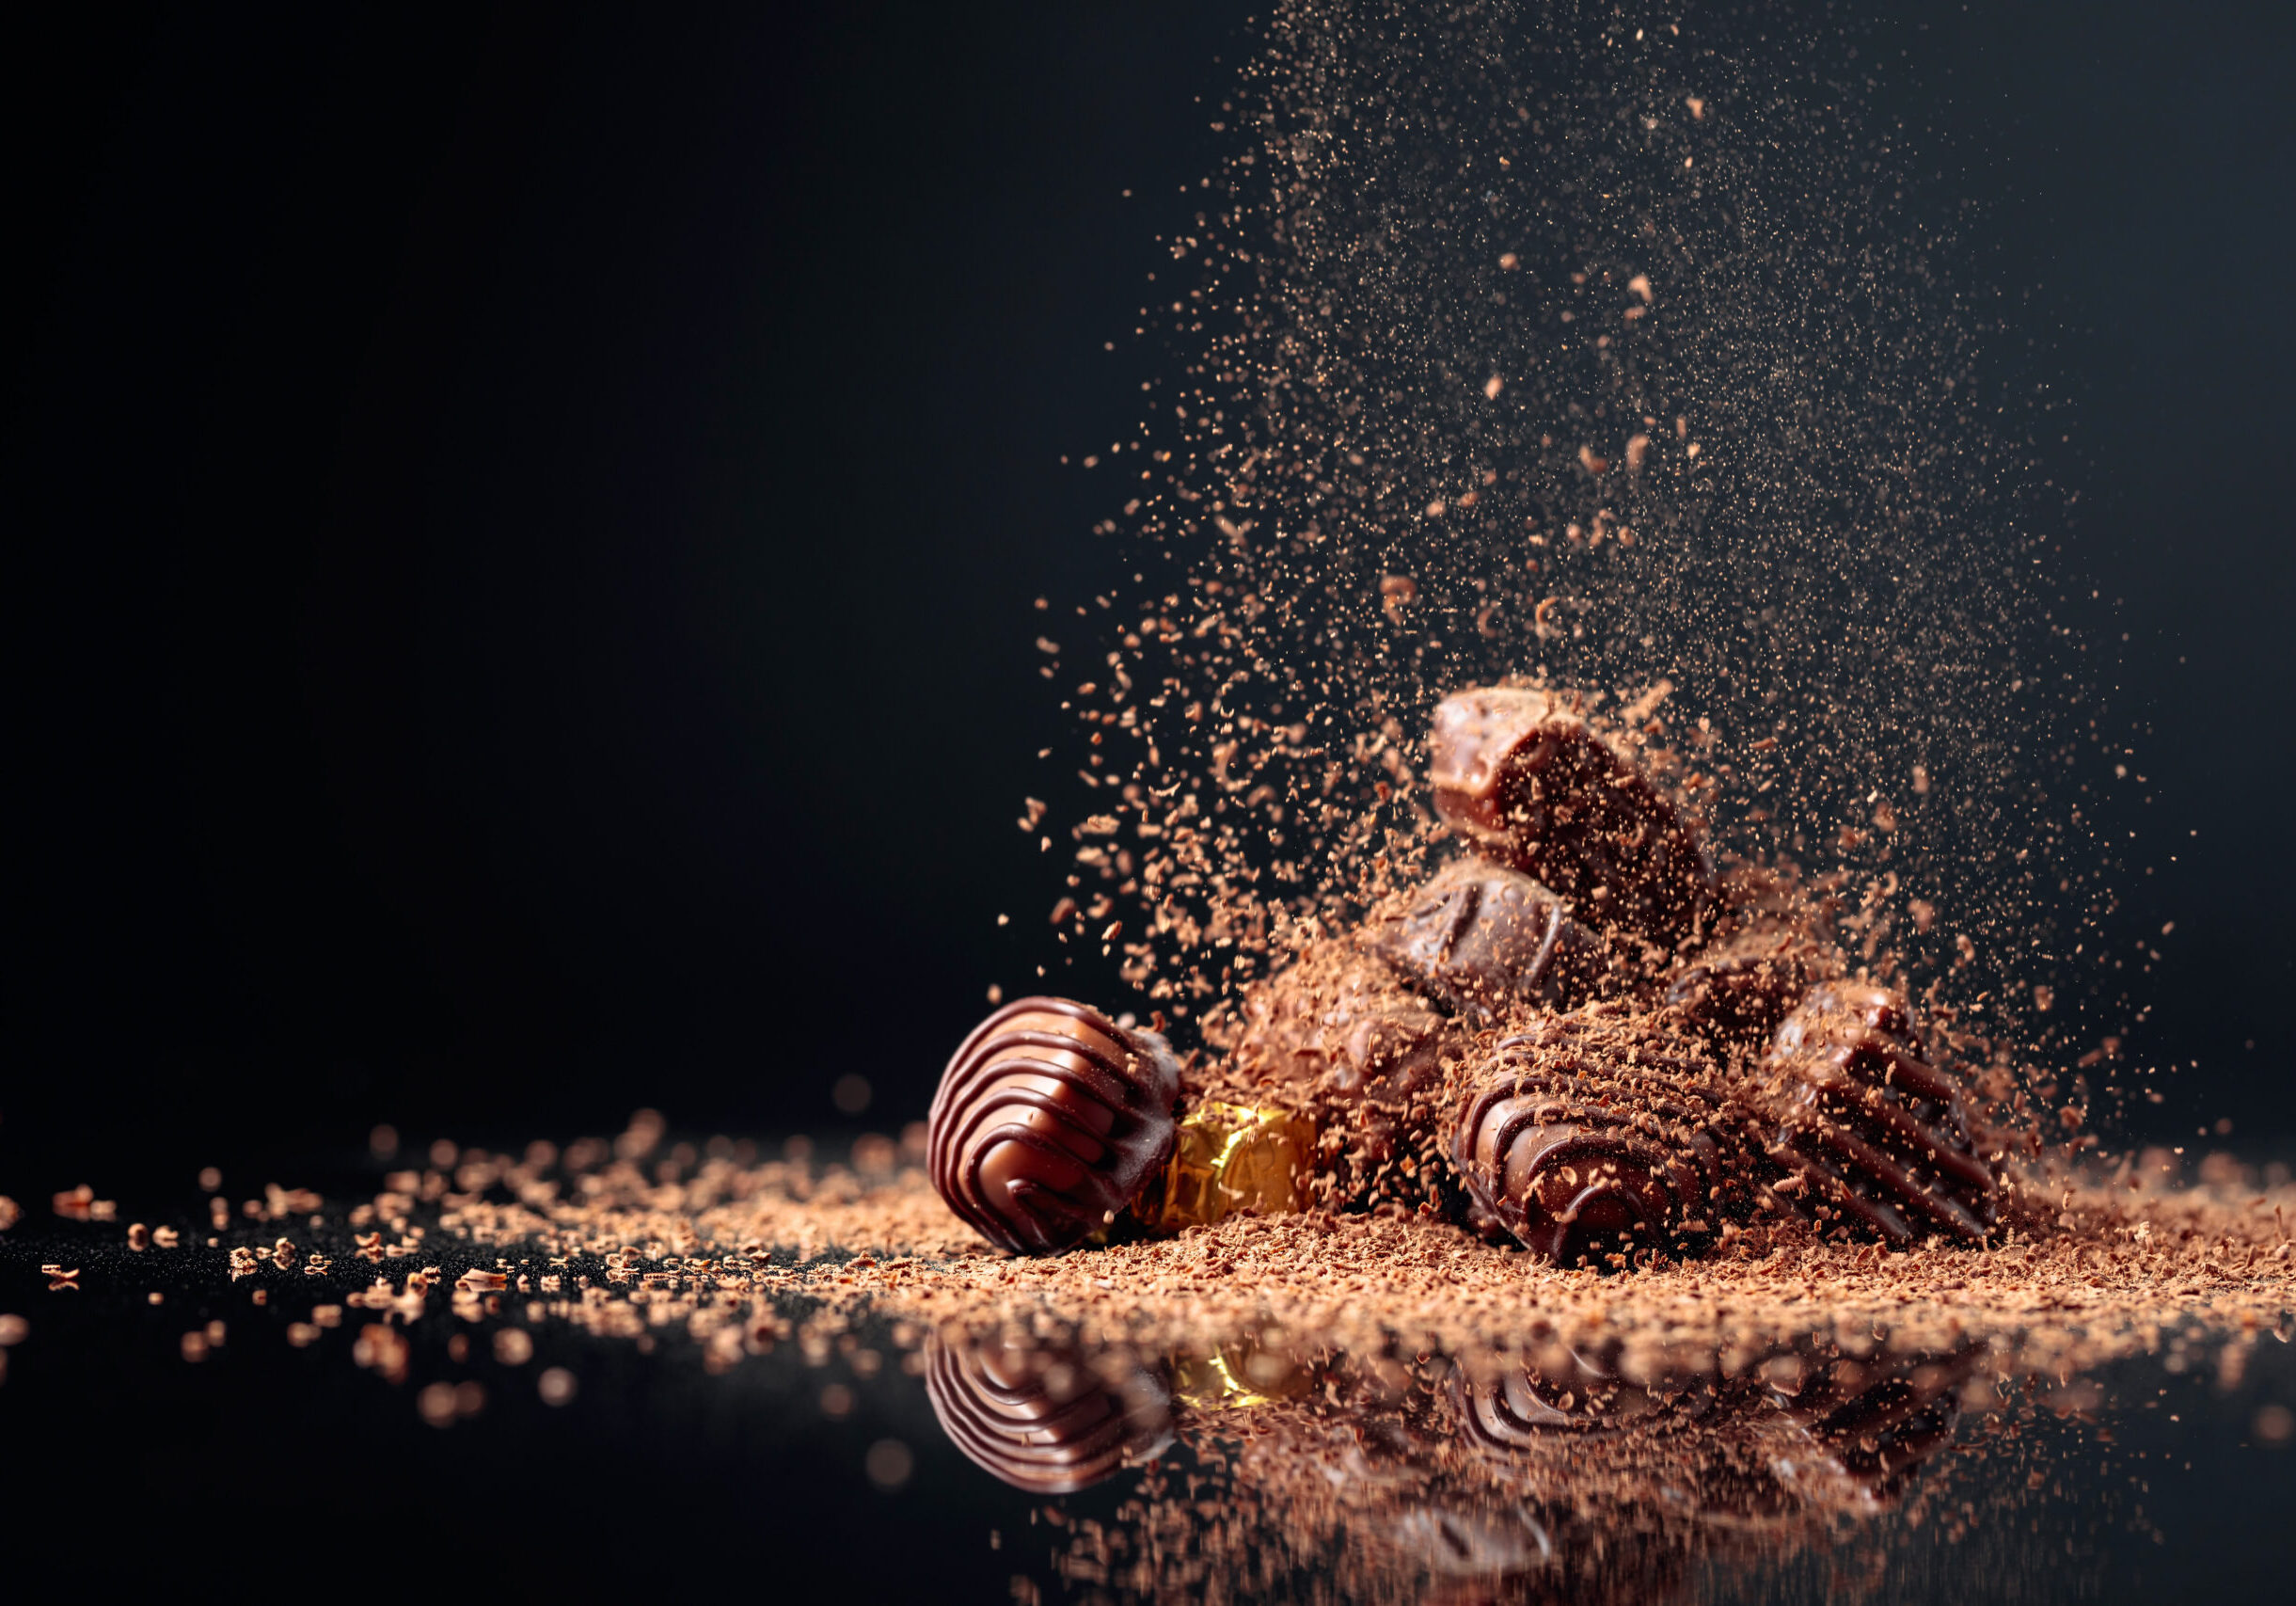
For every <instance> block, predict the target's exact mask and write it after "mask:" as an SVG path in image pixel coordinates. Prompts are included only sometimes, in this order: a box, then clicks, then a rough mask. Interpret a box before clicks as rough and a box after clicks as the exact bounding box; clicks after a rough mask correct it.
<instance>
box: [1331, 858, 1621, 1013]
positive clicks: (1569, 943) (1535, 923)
mask: <svg viewBox="0 0 2296 1606" xmlns="http://www.w3.org/2000/svg"><path fill="white" fill-rule="evenodd" d="M1363 945H1364V946H1365V947H1366V948H1368V949H1370V951H1371V952H1372V953H1375V954H1377V955H1378V956H1379V957H1380V958H1381V959H1383V960H1385V961H1386V962H1387V963H1388V964H1389V965H1391V966H1392V967H1393V968H1394V969H1395V971H1396V972H1397V973H1398V974H1399V975H1401V977H1402V978H1404V979H1405V980H1406V981H1408V982H1410V984H1411V985H1412V986H1413V987H1415V988H1417V990H1418V991H1419V992H1421V993H1424V994H1427V995H1428V996H1429V997H1431V998H1433V999H1434V1000H1435V1001H1436V1002H1437V1003H1439V1004H1441V1005H1442V1006H1443V1007H1444V1008H1445V1009H1447V1010H1449V1011H1450V1012H1451V1013H1452V1014H1454V1015H1456V1016H1458V1017H1459V1018H1460V1019H1461V1020H1463V1021H1465V1022H1467V1023H1468V1024H1469V1025H1472V1026H1485V1025H1488V1024H1489V1023H1490V1022H1491V1021H1492V1019H1493V1018H1494V1017H1496V1015H1498V1014H1500V1013H1502V1012H1503V1011H1504V1010H1507V1008H1508V1007H1509V1006H1511V1005H1515V1004H1543V1005H1544V1006H1546V1007H1547V1008H1549V1009H1558V1010H1567V1009H1571V1008H1574V1007H1575V1006H1576V1005H1579V1004H1582V1003H1585V1002H1586V1001H1587V1000H1588V999H1589V998H1591V996H1593V994H1594V993H1595V990H1596V989H1597V988H1598V987H1599V986H1600V985H1601V983H1602V981H1603V978H1604V977H1605V975H1606V973H1607V970H1608V959H1607V953H1606V950H1605V948H1604V946H1603V942H1602V939H1601V938H1599V937H1597V936H1596V935H1595V934H1594V933H1593V932H1591V931H1590V930H1587V929H1586V928H1585V927H1584V926H1581V925H1580V924H1579V923H1578V922H1577V921H1576V920H1574V919H1572V918H1571V916H1570V915H1569V914H1567V913H1566V912H1565V911H1564V909H1563V903H1562V899H1561V898H1559V897H1557V896H1556V895H1555V894H1554V893H1553V892H1551V891H1549V890H1548V889H1547V888H1545V887H1544V886H1541V885H1540V884H1539V883H1537V882H1535V881H1533V880H1531V878H1530V877H1528V876H1527V875H1524V874H1522V873H1521V872H1520V871H1517V870H1511V869H1507V868H1506V867H1503V866H1499V865H1494V864H1491V863H1489V862H1487V861H1485V860H1481V859H1476V858H1465V859H1460V860H1457V861H1455V862H1454V863H1452V864H1450V865H1448V866H1446V867H1444V868H1443V869H1442V870H1440V871H1439V872H1437V873H1436V875H1435V877H1434V879H1433V880H1432V881H1430V882H1429V883H1427V884H1426V885H1425V886H1423V887H1421V888H1420V889H1419V890H1418V891H1417V893H1416V894H1414V895H1413V896H1412V898H1410V900H1409V901H1408V902H1406V903H1404V904H1403V905H1402V906H1401V909H1400V910H1398V911H1397V912H1396V913H1394V914H1390V915H1389V916H1387V917H1386V918H1385V919H1380V920H1375V921H1373V922H1371V923H1370V924H1368V925H1367V926H1366V927H1365V928H1364V930H1363Z"/></svg>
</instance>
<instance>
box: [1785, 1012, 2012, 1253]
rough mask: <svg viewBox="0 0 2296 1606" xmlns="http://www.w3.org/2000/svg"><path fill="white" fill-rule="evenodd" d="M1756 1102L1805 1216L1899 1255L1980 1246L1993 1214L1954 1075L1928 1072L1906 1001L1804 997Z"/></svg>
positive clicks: (1993, 1186) (1987, 1175) (1994, 1189)
mask: <svg viewBox="0 0 2296 1606" xmlns="http://www.w3.org/2000/svg"><path fill="white" fill-rule="evenodd" d="M1764 1070H1765V1073H1766V1074H1765V1077H1764V1080H1763V1082H1762V1084H1761V1086H1760V1089H1759V1095H1758V1096H1759V1097H1760V1099H1761V1102H1762V1106H1763V1109H1764V1111H1765V1113H1766V1115H1767V1116H1768V1117H1769V1118H1770V1119H1771V1120H1772V1121H1774V1122H1775V1123H1776V1125H1775V1128H1774V1137H1773V1141H1772V1143H1771V1145H1770V1157H1771V1158H1772V1159H1773V1160H1775V1161H1776V1162H1777V1163H1778V1164H1779V1165H1781V1166H1782V1167H1784V1168H1785V1169H1786V1170H1787V1171H1788V1172H1789V1173H1790V1175H1789V1177H1788V1179H1787V1182H1786V1183H1783V1184H1781V1185H1780V1188H1781V1192H1782V1191H1786V1190H1788V1189H1789V1188H1790V1187H1791V1186H1792V1185H1793V1184H1794V1182H1795V1181H1796V1179H1798V1181H1799V1183H1800V1184H1801V1185H1802V1189H1803V1197H1802V1198H1801V1200H1800V1202H1801V1203H1802V1204H1803V1205H1804V1207H1806V1208H1812V1209H1816V1208H1819V1207H1823V1208H1824V1209H1825V1210H1826V1211H1827V1213H1828V1214H1829V1216H1834V1217H1836V1218H1838V1219H1840V1220H1842V1221H1844V1222H1845V1223H1847V1224H1848V1225H1849V1226H1851V1227H1852V1228H1854V1229H1856V1230H1858V1231H1860V1232H1865V1233H1869V1234H1871V1235H1872V1236H1875V1237H1877V1238H1879V1239H1881V1240H1882V1241H1883V1242H1884V1243H1887V1244H1889V1245H1891V1246H1892V1247H1896V1248H1902V1247H1904V1246H1906V1245H1908V1244H1910V1243H1912V1242H1914V1241H1915V1240H1916V1239H1917V1238H1921V1237H1924V1236H1926V1235H1928V1234H1929V1233H1932V1232H1942V1233H1944V1234H1946V1235H1948V1236H1950V1237H1955V1238H1958V1239H1961V1240H1962V1241H1964V1242H1967V1243H1972V1244H1973V1243H1982V1242H1984V1241H1985V1238H1986V1235H1987V1232H1990V1231H1991V1229H1992V1226H1993V1222H1994V1220H1995V1217H1996V1213H1997V1209H1998V1197H1999V1195H1998V1185H1997V1181H1996V1178H1995V1176H1994V1173H1993V1170H1992V1168H1991V1167H1989V1166H1988V1165H1987V1164H1986V1163H1985V1161H1983V1160H1982V1159H1980V1158H1979V1157H1978V1155H1977V1152H1976V1143H1975V1141H1974V1140H1973V1138H1972V1137H1971V1131H1970V1124H1969V1114H1968V1110H1967V1108H1966V1106H1965V1105H1964V1104H1963V1103H1962V1098H1961V1084H1960V1080H1959V1078H1958V1077H1956V1076H1955V1075H1954V1073H1952V1072H1950V1071H1948V1070H1944V1069H1942V1068H1940V1067H1939V1066H1936V1065H1933V1064H1931V1063H1930V1061H1929V1057H1928V1054H1927V1052H1926V1050H1925V1049H1924V1045H1923V1042H1922V1039H1921V1035H1920V1034H1919V1033H1918V1032H1917V1031H1916V1030H1915V1029H1914V1025H1913V1010H1912V1007H1911V1006H1910V1005H1909V1004H1908V1002H1907V1001H1906V998H1905V996H1904V994H1899V993H1895V992H1892V991H1891V990H1890V989H1888V988H1885V987H1875V986H1871V985H1869V984H1867V983H1864V982H1858V981H1829V982H1826V983H1824V984H1822V985H1820V986H1818V987H1816V988H1813V989H1812V991H1811V994H1810V996H1809V997H1808V998H1806V999H1804V1000H1803V1001H1802V1002H1801V1004H1800V1005H1798V1006H1797V1008H1796V1009H1795V1010H1794V1012H1793V1013H1792V1014H1790V1015H1788V1016H1787V1017H1786V1019H1785V1024H1784V1025H1783V1026H1780V1027H1779V1028H1778V1036H1777V1039H1776V1041H1775V1042H1772V1044H1771V1045H1770V1051H1769V1055H1768V1057H1767V1058H1766V1060H1765V1062H1764Z"/></svg>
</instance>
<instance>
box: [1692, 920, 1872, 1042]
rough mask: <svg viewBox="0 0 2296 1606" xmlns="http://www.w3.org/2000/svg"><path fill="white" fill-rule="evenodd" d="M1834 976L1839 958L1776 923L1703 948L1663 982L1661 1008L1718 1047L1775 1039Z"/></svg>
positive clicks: (1821, 944)
mask: <svg viewBox="0 0 2296 1606" xmlns="http://www.w3.org/2000/svg"><path fill="white" fill-rule="evenodd" d="M1841 973H1842V958H1841V954H1840V952H1839V951H1838V950H1837V949H1835V948H1834V947H1833V946H1832V945H1831V944H1829V943H1825V942H1821V941H1818V940H1816V939H1814V938H1813V937H1812V936H1810V934H1809V933H1808V932H1807V931H1806V930H1803V929H1802V928H1800V927H1798V926H1796V925H1793V924H1790V923H1787V922H1783V921H1768V920H1765V921H1761V922H1757V923H1755V924H1752V925H1749V926H1744V927H1741V928H1739V929H1738V930H1734V931H1733V932H1731V933H1730V934H1729V935H1727V936H1725V937H1723V938H1721V939H1720V940H1719V941H1717V942H1714V943H1710V944H1708V945H1707V946H1705V947H1704V948H1702V949H1701V950H1699V952H1697V953H1696V954H1694V955H1692V956H1691V957H1690V958H1688V959H1686V960H1685V961H1684V962H1682V963H1681V964H1679V965H1677V966H1675V968H1674V970H1673V973H1672V974H1671V976H1669V977H1668V978H1667V988H1666V1001H1667V1002H1668V1003H1669V1004H1671V1005H1673V1006H1674V1007H1675V1008H1676V1009H1677V1010H1680V1011H1681V1012H1682V1014H1683V1015H1684V1017H1685V1018H1686V1019H1687V1020H1690V1021H1693V1022H1695V1023H1697V1024H1698V1025H1699V1026H1701V1027H1702V1028H1703V1029H1705V1030H1706V1031H1709V1032H1711V1033H1713V1034H1714V1035H1715V1036H1716V1037H1717V1038H1719V1039H1722V1040H1723V1041H1725V1042H1736V1043H1740V1044H1745V1045H1758V1044H1761V1043H1764V1042H1767V1041H1768V1040H1769V1039H1770V1038H1772V1037H1773V1036H1775V1035H1776V1033H1777V1031H1778V1028H1779V1026H1781V1025H1782V1024H1784V1021H1785V1018H1786V1016H1787V1015H1788V1014H1789V1013H1790V1012H1792V1010H1793V1009H1794V1007H1795V1006H1796V1005H1797V1004H1798V1003H1800V1002H1801V1000H1802V999H1803V998H1804V997H1806V996H1808V995H1809V993H1810V990H1811V989H1812V988H1813V987H1814V986H1815V985H1816V984H1817V983H1818V982H1820V981H1822V980H1825V979H1828V978H1832V977H1836V976H1839V975H1840V974H1841Z"/></svg>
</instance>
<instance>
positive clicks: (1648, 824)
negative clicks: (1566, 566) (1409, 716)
mask: <svg viewBox="0 0 2296 1606" xmlns="http://www.w3.org/2000/svg"><path fill="white" fill-rule="evenodd" d="M1429 748H1430V755H1429V764H1428V780H1429V782H1430V784H1431V785H1432V786H1433V790H1434V799H1435V810H1436V812H1437V813H1439V814H1440V815H1442V817H1443V819H1444V820H1445V821H1446V822H1447V823H1448V824H1449V826H1450V827H1451V828H1452V829H1453V830H1454V831H1457V832H1458V833H1459V834H1460V835H1463V836H1465V838H1466V839H1467V840H1468V841H1469V842H1472V843H1473V844H1474V845H1475V846H1476V848H1477V849H1478V850H1479V851H1481V852H1483V853H1485V854H1487V855H1489V856H1490V857H1492V858H1494V859H1497V860H1499V861H1500V862H1502V863H1504V864H1507V865H1511V866H1512V867H1515V868H1516V869H1519V870H1523V871H1525V872H1527V873H1528V874H1530V875H1533V876H1536V877H1538V879H1539V880H1541V881H1543V882H1544V883H1546V884H1547V885H1548V886H1551V887H1553V888H1554V889H1555V890H1556V891H1558V892H1560V893H1561V894H1562V895H1563V896H1564V897H1565V898H1570V899H1572V900H1573V901H1574V903H1575V904H1576V906H1577V908H1578V909H1579V910H1580V911H1581V912H1582V914H1583V917H1585V918H1587V919H1589V920H1591V921H1592V922H1594V923H1597V924H1600V925H1606V926H1607V925H1611V924H1618V925H1623V926H1625V927H1626V928H1628V929H1629V930H1635V931H1638V932H1639V933H1641V934H1642V935H1643V936H1645V937H1648V938H1650V939H1651V940H1652V941H1654V942H1656V943H1658V944H1660V945H1661V946H1669V947H1671V946H1673V944H1674V943H1676V942H1677V941H1679V940H1680V939H1681V937H1682V936H1683V935H1684V934H1685V933H1686V932H1687V931H1688V930H1690V928H1691V926H1692V924H1693V922H1694V921H1695V920H1696V918H1697V916H1698V913H1699V910H1700V909H1701V908H1702V905H1703V903H1704V901H1705V898H1706V895H1707V890H1708V883H1710V881H1711V879H1712V871H1711V868H1710V867H1709V866H1708V864H1707V862H1706V855H1705V851H1704V849H1703V848H1702V847H1701V846H1700V843H1699V837H1698V832H1697V830H1696V829H1695V828H1694V827H1693V825H1692V824H1691V821H1690V819H1689V818H1688V816H1686V814H1684V813H1683V811H1682V810H1681V809H1680V808H1678V807H1677V806H1676V805H1675V803H1673V801H1672V800H1671V798H1669V797H1668V796H1667V795H1666V793H1665V792H1664V791H1662V790H1661V789H1660V788H1659V787H1658V786H1657V784H1656V783H1655V781H1653V780H1652V779H1651V777H1650V776H1649V775H1648V774H1646V773H1644V772H1643V771H1642V770H1641V768H1640V767H1639V766H1638V765H1637V764H1636V763H1635V762H1634V761H1633V760H1632V759H1631V758H1629V757H1627V756H1626V755H1624V754H1623V753H1622V752H1621V751H1620V750H1619V749H1618V748H1617V747H1616V746H1614V745H1613V744H1612V743H1611V742H1609V741H1608V740H1607V739H1605V738H1604V737H1603V736H1602V735H1601V734H1600V733H1599V732H1597V731H1596V730H1595V729H1594V727H1593V726H1592V725H1591V724H1590V723H1588V721H1587V718H1586V716H1585V714H1584V713H1582V712H1581V711H1580V709H1579V708H1578V706H1577V705H1576V703H1575V702H1573V701H1571V700H1568V699H1566V698H1564V697H1562V696H1560V695H1557V694H1555V693H1552V692H1538V691H1531V690H1528V689H1527V688H1522V687H1512V686H1479V687H1475V688H1472V689H1470V690H1468V691H1465V692H1455V693H1453V694H1452V695H1451V696H1449V697H1447V698H1445V699H1444V700H1443V702H1442V703H1441V704H1439V705H1438V706H1437V707H1436V708H1435V716H1434V728H1433V734H1432V736H1431V739H1430V742H1429Z"/></svg>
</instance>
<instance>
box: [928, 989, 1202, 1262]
mask: <svg viewBox="0 0 2296 1606" xmlns="http://www.w3.org/2000/svg"><path fill="white" fill-rule="evenodd" d="M1179 1096H1180V1067H1179V1063H1178V1062H1177V1061H1176V1060H1175V1059H1174V1058H1173V1056H1172V1050H1171V1047H1170V1045H1169V1044H1167V1043H1166V1042H1164V1039H1163V1038H1162V1037H1160V1036H1158V1035H1157V1034H1156V1033H1154V1032H1151V1031H1144V1030H1141V1029H1138V1028H1132V1029H1130V1030H1127V1029H1126V1028H1124V1027H1121V1026H1117V1025H1116V1023H1115V1022H1114V1021H1111V1020H1110V1019H1109V1018H1108V1017H1107V1016H1105V1015H1103V1014H1101V1013H1100V1011H1099V1010H1094V1009H1090V1008H1088V1007H1087V1006H1085V1005H1083V1004H1077V1003H1071V1002H1070V1001H1069V1000H1068V999H1065V998H1021V999H1017V1000H1015V1001H1014V1002H1012V1003H1010V1004H1007V1005H1005V1007H1004V1008H1003V1009H1001V1010H998V1011H997V1012H996V1013H995V1014H993V1015H990V1017H989V1018H988V1019H987V1020H986V1021H983V1022H982V1023H981V1024H980V1025H979V1026H975V1027H974V1030H973V1033H972V1035H971V1036H969V1037H967V1038H966V1039H965V1041H964V1042H963V1043H961V1044H960V1045H959V1046H958V1050H957V1052H956V1054H955V1055H954V1056H953V1057H951V1058H950V1060H949V1065H948V1069H947V1070H946V1071H944V1072H942V1076H941V1090H940V1092H939V1093H938V1094H936V1095H935V1097H934V1099H933V1109H932V1116H931V1120H930V1121H929V1123H928V1126H927V1135H926V1152H927V1161H928V1164H929V1166H930V1169H931V1171H932V1178H933V1186H934V1187H935V1188H937V1189H939V1190H940V1193H941V1197H942V1199H944V1200H946V1201H948V1205H949V1208H950V1209H952V1210H954V1211H956V1212H957V1214H958V1215H959V1216H963V1217H964V1218H965V1219H966V1220H967V1221H969V1222H971V1223H972V1224H973V1226H974V1228H975V1229H977V1230H978V1231H979V1232H980V1234H981V1236H982V1237H984V1238H987V1239H988V1240H989V1241H990V1243H992V1244H996V1245H998V1246H999V1247H1001V1248H1007V1249H1012V1250H1015V1251H1017V1252H1020V1253H1023V1254H1044V1253H1048V1252H1050V1251H1052V1250H1054V1249H1061V1248H1068V1247H1069V1245H1071V1244H1074V1243H1077V1242H1079V1241H1081V1240H1082V1239H1084V1238H1085V1237H1087V1236H1088V1235H1090V1234H1091V1233H1093V1232H1097V1231H1099V1230H1100V1228H1101V1227H1102V1226H1104V1225H1106V1224H1107V1222H1108V1221H1110V1220H1111V1219H1112V1218H1113V1217H1114V1216H1115V1214H1116V1212H1117V1211H1119V1210H1122V1209H1123V1208H1124V1207H1125V1206H1126V1205H1127V1204H1130V1203H1131V1202H1132V1199H1133V1198H1134V1197H1135V1196H1136V1195H1137V1194H1138V1193H1139V1192H1140V1189H1141V1187H1142V1185H1144V1184H1146V1183H1147V1181H1148V1177H1149V1175H1150V1174H1151V1173H1153V1172H1154V1171H1155V1169H1157V1168H1158V1167H1160V1166H1162V1165H1163V1164H1164V1158H1165V1156H1167V1155H1168V1154H1170V1153H1171V1152H1172V1141H1173V1136H1174V1132H1175V1130H1176V1124H1177V1123H1176V1122H1175V1121H1174V1120H1173V1116H1172V1105H1173V1104H1174V1102H1175V1101H1176V1100H1177V1099H1178V1098H1179Z"/></svg>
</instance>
